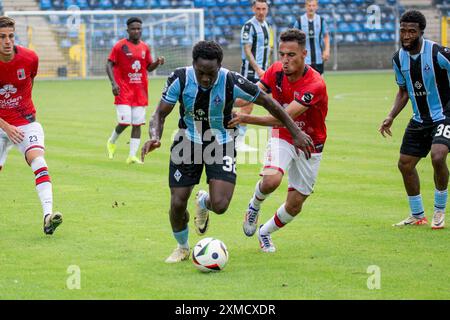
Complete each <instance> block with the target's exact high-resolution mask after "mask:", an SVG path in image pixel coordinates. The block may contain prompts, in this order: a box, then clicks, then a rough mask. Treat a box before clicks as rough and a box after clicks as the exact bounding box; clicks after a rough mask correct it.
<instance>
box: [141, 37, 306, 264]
mask: <svg viewBox="0 0 450 320" xmlns="http://www.w3.org/2000/svg"><path fill="white" fill-rule="evenodd" d="M192 55H193V66H190V67H185V68H179V69H177V70H175V72H173V73H172V74H171V75H170V76H169V79H168V81H167V85H166V87H165V89H164V91H163V95H162V98H161V101H160V103H159V106H158V107H157V109H156V111H155V113H154V114H153V116H152V118H151V121H150V128H149V135H150V140H149V141H147V142H146V143H145V144H144V146H143V147H142V160H143V159H144V157H145V155H146V154H147V153H149V152H151V151H152V150H154V149H156V148H159V147H160V146H161V142H160V139H161V135H162V131H163V128H164V122H165V119H166V117H167V116H168V115H169V114H170V112H171V111H172V110H173V108H174V106H175V104H176V103H177V101H179V102H180V120H179V129H180V130H179V132H178V134H177V136H176V137H175V139H174V143H173V145H172V148H171V158H170V165H169V186H170V191H171V201H170V223H171V226H172V231H173V235H174V237H175V239H176V241H177V242H178V247H177V248H176V249H175V250H174V252H173V253H172V254H171V255H170V256H169V257H168V258H167V259H166V262H167V263H176V262H180V261H182V260H186V259H188V258H189V251H190V247H189V243H188V234H189V231H188V230H189V229H188V221H189V213H188V212H187V210H186V209H187V203H188V199H189V197H190V195H191V193H192V190H193V187H194V186H195V185H196V184H198V183H199V182H200V178H201V175H202V172H203V167H205V170H206V176H207V182H208V184H209V193H208V192H206V191H203V190H201V191H199V192H198V193H197V199H196V204H197V210H196V211H197V212H196V217H195V220H194V223H195V229H196V232H197V233H198V234H199V235H203V234H205V232H206V230H207V229H208V225H209V210H211V211H213V212H215V213H217V214H223V213H225V211H226V210H227V208H228V205H229V203H230V201H231V198H232V195H233V191H234V187H235V183H236V168H235V159H236V158H235V157H236V151H235V141H234V140H235V136H236V132H235V131H236V130H233V129H227V123H228V122H229V121H230V120H231V117H232V108H233V104H234V102H235V100H236V99H237V98H241V99H244V100H246V101H249V102H254V103H256V104H258V105H262V106H263V107H264V108H266V109H267V110H268V111H269V112H270V113H271V114H273V115H274V117H276V118H277V119H279V120H280V121H281V123H283V124H284V125H286V127H287V128H288V129H287V130H289V132H291V133H292V136H293V137H294V138H293V142H292V143H293V144H294V145H295V146H297V147H299V148H301V149H302V150H305V152H306V157H308V155H309V154H310V148H311V147H312V141H311V139H310V137H309V136H308V135H306V134H305V133H303V132H302V131H301V130H300V129H299V128H298V127H297V126H296V125H295V123H294V122H293V121H292V119H291V118H290V117H289V115H288V114H287V113H286V112H285V111H284V110H283V108H282V107H281V106H280V105H279V104H278V103H277V102H276V101H274V100H273V99H271V98H270V97H269V96H268V95H266V94H265V93H264V92H261V91H260V89H259V88H258V86H257V85H256V84H253V83H252V82H250V81H248V80H247V79H245V78H244V77H242V76H241V75H240V74H238V73H236V72H231V71H229V70H227V69H225V68H222V67H221V63H222V59H223V52H222V48H221V47H220V46H219V45H218V44H217V43H216V42H214V41H200V42H198V43H197V44H196V45H195V46H194V48H193V52H192Z"/></svg>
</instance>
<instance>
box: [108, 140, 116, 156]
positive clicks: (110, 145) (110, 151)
mask: <svg viewBox="0 0 450 320" xmlns="http://www.w3.org/2000/svg"><path fill="white" fill-rule="evenodd" d="M116 148H117V145H115V144H114V143H111V142H109V140H108V142H106V149H107V150H108V158H109V159H112V158H114V153H115V152H116Z"/></svg>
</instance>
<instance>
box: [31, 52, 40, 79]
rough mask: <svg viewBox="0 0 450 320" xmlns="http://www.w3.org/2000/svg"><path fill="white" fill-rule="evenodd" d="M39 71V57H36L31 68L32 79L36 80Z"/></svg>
mask: <svg viewBox="0 0 450 320" xmlns="http://www.w3.org/2000/svg"><path fill="white" fill-rule="evenodd" d="M38 69H39V57H38V56H37V55H35V56H34V59H33V64H32V66H31V78H32V79H34V78H35V77H36V75H37V73H38Z"/></svg>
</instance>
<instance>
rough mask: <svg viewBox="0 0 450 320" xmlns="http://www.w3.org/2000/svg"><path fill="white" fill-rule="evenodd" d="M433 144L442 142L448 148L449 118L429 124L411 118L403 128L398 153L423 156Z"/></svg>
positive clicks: (449, 139)
mask: <svg viewBox="0 0 450 320" xmlns="http://www.w3.org/2000/svg"><path fill="white" fill-rule="evenodd" d="M433 144H444V145H446V146H447V147H449V149H450V118H447V119H445V120H442V121H439V122H436V123H433V124H431V125H423V124H421V123H419V122H417V121H414V120H411V121H410V122H409V124H408V126H407V127H406V130H405V134H404V136H403V142H402V145H401V147H400V153H401V154H405V155H409V156H413V157H419V158H425V157H426V156H427V155H428V153H429V152H430V150H431V145H433Z"/></svg>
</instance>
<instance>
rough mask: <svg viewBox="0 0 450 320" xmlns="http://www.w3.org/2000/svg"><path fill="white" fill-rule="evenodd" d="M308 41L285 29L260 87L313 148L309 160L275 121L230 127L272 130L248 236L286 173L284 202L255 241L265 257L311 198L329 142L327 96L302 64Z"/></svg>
mask: <svg viewBox="0 0 450 320" xmlns="http://www.w3.org/2000/svg"><path fill="white" fill-rule="evenodd" d="M306 55H307V50H306V35H305V33H304V32H303V31H301V30H298V29H288V30H286V31H285V32H283V33H282V34H281V35H280V45H279V56H280V61H278V62H275V63H274V64H273V65H272V66H270V67H269V69H268V70H267V71H266V73H265V74H264V76H263V78H262V79H261V80H260V82H259V83H258V85H259V87H260V88H261V89H262V90H264V91H266V92H268V93H272V96H273V98H274V99H275V100H277V101H278V102H279V103H280V104H281V105H283V106H286V109H285V110H286V112H287V113H288V114H289V115H290V116H291V117H292V118H293V119H295V123H296V124H297V125H298V126H299V127H300V128H301V129H302V130H303V131H304V132H305V133H307V134H308V135H310V137H311V139H312V140H313V143H314V151H313V152H312V154H311V157H310V158H309V157H308V155H307V154H305V153H304V152H301V151H299V150H298V149H297V147H296V146H295V144H294V143H293V141H292V136H291V134H290V132H289V131H288V130H287V129H286V128H285V127H283V124H282V123H281V122H280V121H279V120H278V119H276V118H274V117H273V116H270V115H268V116H255V115H247V114H237V115H236V117H235V118H233V120H231V122H230V126H236V125H237V124H240V123H247V124H254V125H261V126H273V129H272V137H271V138H270V140H269V143H268V146H267V153H266V159H265V165H264V168H263V171H262V173H261V175H262V179H261V180H260V181H258V183H257V184H256V188H255V193H254V194H253V197H252V199H251V200H250V203H249V204H248V209H247V212H246V214H245V217H244V224H243V229H244V233H245V235H247V236H249V237H250V236H252V235H253V234H254V233H255V232H256V229H257V222H258V216H259V214H260V209H261V204H262V203H263V202H264V200H266V199H267V197H268V196H269V195H270V194H271V193H272V192H274V191H275V190H276V189H277V188H278V186H279V185H280V184H281V181H282V179H283V176H284V174H285V173H286V172H287V173H288V181H289V189H288V194H287V198H286V202H285V203H283V204H282V205H281V206H280V207H279V209H278V210H277V212H275V215H274V216H273V217H272V218H271V219H269V220H268V221H267V222H266V223H264V224H263V225H261V226H260V227H259V232H258V239H259V242H260V247H261V250H262V251H263V252H274V251H275V246H274V244H273V242H272V237H271V234H272V233H273V232H275V231H277V230H279V229H280V228H282V227H284V226H285V225H286V224H288V223H289V222H291V221H292V220H293V219H294V218H295V217H296V216H297V215H298V214H299V213H300V212H301V210H302V206H303V203H304V202H305V201H306V199H307V198H308V197H309V195H310V194H311V193H312V192H313V186H314V183H315V182H316V178H317V174H318V171H319V165H320V161H321V160H322V150H323V148H324V144H325V141H326V138H327V130H326V126H325V117H326V115H327V112H328V95H327V90H326V86H325V82H324V80H323V78H322V77H321V75H320V74H319V73H318V72H317V71H316V70H314V69H313V68H311V67H310V66H309V65H306V64H305V58H306Z"/></svg>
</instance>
